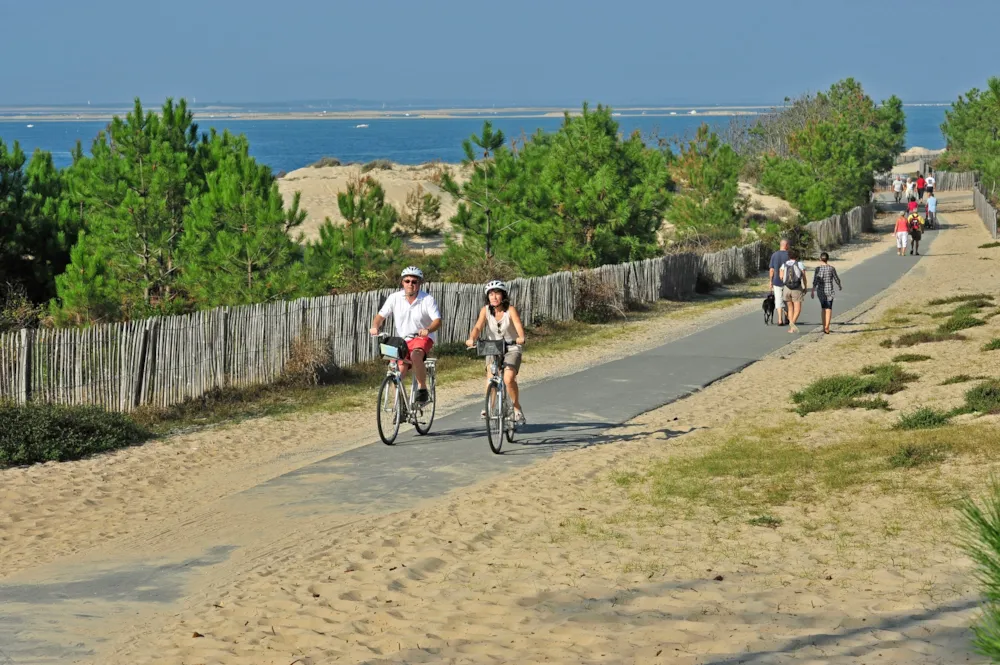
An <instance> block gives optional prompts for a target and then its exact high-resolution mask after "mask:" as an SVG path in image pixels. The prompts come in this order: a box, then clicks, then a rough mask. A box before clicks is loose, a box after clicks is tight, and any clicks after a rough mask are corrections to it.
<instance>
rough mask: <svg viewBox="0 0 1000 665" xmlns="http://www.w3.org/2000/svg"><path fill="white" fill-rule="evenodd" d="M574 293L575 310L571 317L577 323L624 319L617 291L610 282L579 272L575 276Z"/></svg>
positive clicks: (623, 311) (623, 310)
mask: <svg viewBox="0 0 1000 665" xmlns="http://www.w3.org/2000/svg"><path fill="white" fill-rule="evenodd" d="M575 291H576V309H575V312H574V314H573V316H574V318H575V319H576V320H577V321H582V322H584V323H608V322H610V321H613V320H614V319H618V318H624V317H625V309H624V307H623V304H622V302H621V298H620V297H619V295H618V289H617V288H615V285H614V284H612V283H611V282H610V281H606V280H603V279H601V278H600V277H599V276H597V275H594V274H591V273H586V272H581V273H579V274H578V275H577V276H576V289H575Z"/></svg>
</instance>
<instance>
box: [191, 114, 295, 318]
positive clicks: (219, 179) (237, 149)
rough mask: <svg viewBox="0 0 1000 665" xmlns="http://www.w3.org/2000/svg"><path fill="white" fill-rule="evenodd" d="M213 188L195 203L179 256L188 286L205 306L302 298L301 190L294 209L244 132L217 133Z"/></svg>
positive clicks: (210, 147)
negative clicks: (256, 157) (298, 236)
mask: <svg viewBox="0 0 1000 665" xmlns="http://www.w3.org/2000/svg"><path fill="white" fill-rule="evenodd" d="M200 150H201V151H202V152H203V153H205V154H206V155H210V160H211V163H212V164H213V168H212V170H211V171H209V172H208V173H207V178H206V191H205V192H204V193H203V194H200V195H199V196H198V197H197V198H196V199H195V200H194V201H193V202H192V203H191V206H190V211H189V215H188V216H187V217H186V220H185V224H184V231H183V238H182V241H181V244H180V250H179V252H178V259H179V261H180V264H181V266H182V267H183V271H182V275H181V279H180V284H181V286H182V287H183V288H184V290H185V292H186V294H187V296H188V297H189V298H191V299H192V300H193V302H194V303H196V305H197V307H198V308H205V307H216V306H219V305H243V304H250V303H260V302H267V301H271V300H277V299H282V298H292V297H295V296H296V295H297V294H298V293H299V292H300V291H301V290H302V281H303V280H302V279H301V277H302V274H303V270H302V264H301V260H300V259H301V257H300V254H301V252H300V248H299V245H298V243H297V242H296V241H295V240H294V239H293V238H292V236H291V233H292V232H293V231H294V230H295V229H296V228H298V227H299V226H300V225H301V224H302V222H303V221H304V220H305V213H304V212H303V211H300V210H299V197H298V196H296V197H295V198H294V200H293V201H292V204H291V205H290V206H289V208H288V210H285V209H283V202H282V199H281V195H280V193H279V192H278V186H277V184H276V183H275V180H274V177H273V176H272V175H271V170H270V169H269V168H268V167H266V166H263V165H260V164H258V163H257V162H256V161H255V160H254V159H253V158H252V157H250V154H249V145H248V144H247V141H246V139H245V138H244V137H242V136H239V137H234V136H232V135H230V134H229V133H228V132H226V133H224V134H222V135H213V136H211V137H210V139H209V140H208V141H207V142H206V143H204V144H203V145H202V146H201V147H200Z"/></svg>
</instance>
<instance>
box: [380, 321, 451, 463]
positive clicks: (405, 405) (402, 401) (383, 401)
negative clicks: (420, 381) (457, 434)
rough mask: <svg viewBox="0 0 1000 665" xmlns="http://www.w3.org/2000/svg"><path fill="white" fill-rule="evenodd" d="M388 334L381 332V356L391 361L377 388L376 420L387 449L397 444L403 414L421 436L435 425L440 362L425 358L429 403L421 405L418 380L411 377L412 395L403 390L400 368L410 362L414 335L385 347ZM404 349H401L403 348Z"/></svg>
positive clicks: (410, 392) (411, 375)
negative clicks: (408, 351)
mask: <svg viewBox="0 0 1000 665" xmlns="http://www.w3.org/2000/svg"><path fill="white" fill-rule="evenodd" d="M388 337H389V335H387V334H386V333H379V334H378V335H377V338H378V340H379V353H380V354H381V356H382V358H383V359H384V360H387V361H388V367H387V369H386V372H385V378H384V379H382V385H381V386H379V389H378V403H377V405H376V410H375V419H376V421H377V423H378V436H379V438H380V439H382V443H384V444H385V445H387V446H391V445H394V444H395V442H396V436H397V435H398V434H399V426H400V425H401V424H402V423H403V420H404V418H403V414H404V413H405V414H406V418H405V420H406V422H408V423H410V424H411V425H413V427H414V429H416V430H417V434H420V435H421V436H423V435H425V434H427V433H428V432H430V431H431V425H432V424H433V423H434V412H435V411H436V406H435V405H436V403H437V359H436V358H425V359H424V367H425V368H427V401H426V402H423V403H418V402H417V400H416V394H417V378H416V376H414V375H413V373H412V371H411V374H410V391H409V394H407V392H406V391H405V390H404V389H403V379H402V376H403V370H402V368H401V365H402V364H403V363H408V362H409V361H408V360H406V359H405V356H406V350H405V340H406V339H412V338H413V337H415V335H408V336H407V337H406V338H405V339H401V338H397V339H401V342H403V343H402V344H386V343H385V341H386V340H387V339H388ZM401 347H402V348H401Z"/></svg>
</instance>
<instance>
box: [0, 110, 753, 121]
mask: <svg viewBox="0 0 1000 665" xmlns="http://www.w3.org/2000/svg"><path fill="white" fill-rule="evenodd" d="M770 108H771V107H769V106H725V107H709V108H702V107H696V106H657V107H654V106H634V107H620V108H614V113H615V117H623V118H627V117H653V118H657V117H681V116H716V117H718V116H736V115H759V114H760V113H762V112H765V111H767V110H768V109H770ZM34 109H37V110H34ZM691 111H695V112H694V113H692V112H691ZM192 112H193V114H194V118H195V120H196V121H198V122H203V121H205V120H410V119H414V120H415V119H425V120H426V119H443V120H449V119H472V120H476V119H489V118H492V117H496V118H561V117H562V116H563V114H564V113H569V114H570V115H572V116H578V115H580V109H578V108H572V109H570V108H566V109H563V108H559V107H506V108H488V109H482V108H461V109H420V110H409V111H407V110H399V109H394V110H376V109H368V110H357V111H296V112H256V111H230V110H226V109H224V108H222V109H218V110H212V109H199V110H195V111H192ZM126 113H128V109H122V110H112V109H107V110H101V111H99V112H93V111H90V112H88V111H85V110H83V109H66V110H59V111H55V110H53V109H47V108H43V107H23V108H10V109H0V122H32V121H37V122H84V121H92V122H99V121H108V120H111V118H112V117H114V116H116V115H119V116H120V115H124V114H126Z"/></svg>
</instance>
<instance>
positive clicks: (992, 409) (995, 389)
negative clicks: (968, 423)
mask: <svg viewBox="0 0 1000 665" xmlns="http://www.w3.org/2000/svg"><path fill="white" fill-rule="evenodd" d="M964 411H966V412H967V413H971V412H975V413H1000V381H998V380H997V379H990V380H988V381H983V382H982V383H980V384H979V385H978V386H976V387H975V388H970V389H969V390H967V391H966V392H965V409H964Z"/></svg>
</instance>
